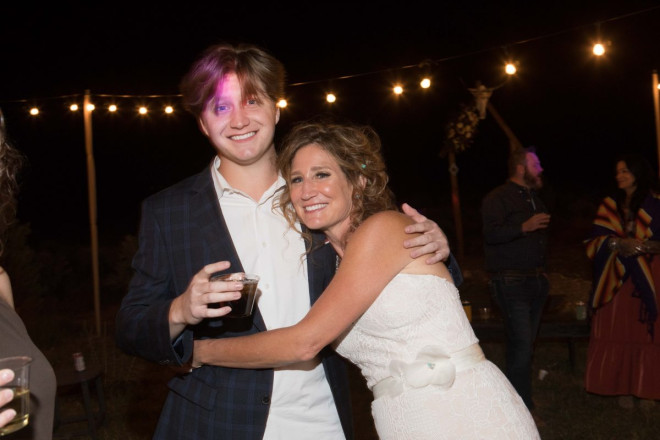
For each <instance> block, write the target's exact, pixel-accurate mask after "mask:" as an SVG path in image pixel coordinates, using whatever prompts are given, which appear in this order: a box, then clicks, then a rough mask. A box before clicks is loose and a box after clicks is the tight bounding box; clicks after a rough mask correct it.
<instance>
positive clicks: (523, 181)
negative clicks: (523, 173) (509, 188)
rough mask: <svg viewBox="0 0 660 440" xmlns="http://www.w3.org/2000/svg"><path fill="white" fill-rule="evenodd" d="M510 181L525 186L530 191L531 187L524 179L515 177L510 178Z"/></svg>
mask: <svg viewBox="0 0 660 440" xmlns="http://www.w3.org/2000/svg"><path fill="white" fill-rule="evenodd" d="M509 180H510V181H512V182H513V183H515V184H516V185H519V186H523V187H525V188H527V189H529V186H528V185H527V184H526V183H525V179H523V178H522V177H518V176H513V177H509Z"/></svg>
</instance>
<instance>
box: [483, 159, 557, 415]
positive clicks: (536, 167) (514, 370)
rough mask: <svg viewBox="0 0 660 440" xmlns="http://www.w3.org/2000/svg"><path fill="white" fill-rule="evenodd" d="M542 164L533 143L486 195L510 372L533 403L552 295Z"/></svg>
mask: <svg viewBox="0 0 660 440" xmlns="http://www.w3.org/2000/svg"><path fill="white" fill-rule="evenodd" d="M542 173H543V168H542V167H541V163H540V161H539V158H538V156H537V155H536V153H535V151H534V149H532V148H528V149H520V150H517V151H514V152H512V153H511V155H510V157H509V180H508V181H507V182H506V183H505V184H503V185H501V186H499V187H497V188H495V189H494V190H492V191H491V192H490V193H489V194H488V195H487V196H486V197H485V198H484V199H483V201H482V206H481V214H482V217H483V233H484V245H485V257H486V270H487V271H488V272H489V274H490V278H491V280H490V287H491V291H492V295H493V298H494V299H495V301H496V303H497V304H498V305H499V307H500V309H501V310H502V313H503V315H504V322H505V325H506V335H507V347H506V375H507V378H508V379H509V381H511V384H512V385H513V386H514V387H515V389H516V391H518V394H520V396H521V397H522V399H523V401H524V402H525V404H526V405H527V407H528V408H529V409H533V408H534V403H533V402H532V376H531V374H532V347H533V344H534V339H535V338H536V333H537V331H538V328H539V324H540V322H541V313H542V311H543V306H544V304H545V300H546V298H547V297H548V290H549V286H548V279H547V277H546V274H545V257H546V247H547V237H546V229H547V227H548V224H549V222H550V215H549V214H548V213H547V209H546V207H545V204H544V203H543V201H542V200H541V199H540V198H539V196H538V194H537V191H538V190H539V189H541V187H542V186H543V181H542V178H541V175H542Z"/></svg>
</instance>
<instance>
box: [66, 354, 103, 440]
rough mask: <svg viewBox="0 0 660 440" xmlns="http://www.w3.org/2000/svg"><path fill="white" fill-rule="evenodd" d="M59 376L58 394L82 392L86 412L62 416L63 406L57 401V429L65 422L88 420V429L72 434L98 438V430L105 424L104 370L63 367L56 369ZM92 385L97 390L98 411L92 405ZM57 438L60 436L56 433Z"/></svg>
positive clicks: (92, 367)
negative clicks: (76, 369)
mask: <svg viewBox="0 0 660 440" xmlns="http://www.w3.org/2000/svg"><path fill="white" fill-rule="evenodd" d="M55 375H56V377H57V394H58V396H59V395H63V394H71V393H81V394H82V403H83V408H84V409H85V413H84V414H79V415H73V416H68V417H64V418H63V417H62V415H61V414H60V411H61V408H59V405H58V404H57V402H56V405H55V430H56V431H57V429H58V428H59V427H60V426H61V425H65V424H69V423H75V422H82V421H86V422H87V429H86V430H85V431H84V432H81V433H75V434H70V435H78V434H87V435H89V437H90V438H92V439H96V438H97V436H96V430H97V428H98V427H100V426H101V425H102V424H103V419H104V418H105V398H104V395H103V380H102V372H101V370H100V369H99V368H97V367H95V366H91V367H88V368H87V369H86V370H84V371H75V370H74V369H73V368H63V369H57V370H55ZM90 385H93V388H94V389H95V391H96V401H97V404H98V411H95V410H94V408H93V407H92V394H91V392H90ZM55 438H58V436H57V435H56V436H55Z"/></svg>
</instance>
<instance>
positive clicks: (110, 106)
mask: <svg viewBox="0 0 660 440" xmlns="http://www.w3.org/2000/svg"><path fill="white" fill-rule="evenodd" d="M108 111H111V112H116V111H117V106H116V105H114V104H110V105H109V106H108Z"/></svg>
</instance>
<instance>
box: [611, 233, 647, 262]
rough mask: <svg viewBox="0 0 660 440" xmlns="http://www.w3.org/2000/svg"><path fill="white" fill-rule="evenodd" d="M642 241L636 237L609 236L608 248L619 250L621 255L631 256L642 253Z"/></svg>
mask: <svg viewBox="0 0 660 440" xmlns="http://www.w3.org/2000/svg"><path fill="white" fill-rule="evenodd" d="M643 244H644V242H643V241H642V240H638V239H636V238H619V237H616V238H611V239H610V242H609V244H608V245H609V246H610V249H612V250H613V251H619V253H620V254H621V256H622V257H632V256H634V255H638V254H640V253H643V252H644V251H642V247H643Z"/></svg>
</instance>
